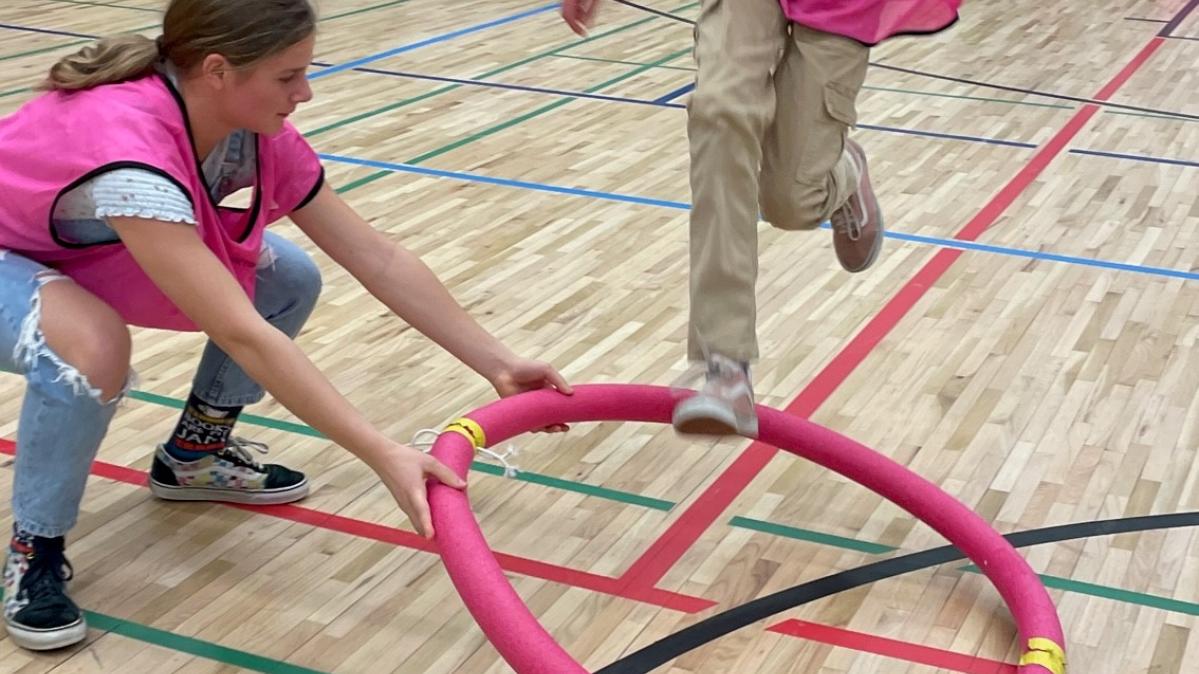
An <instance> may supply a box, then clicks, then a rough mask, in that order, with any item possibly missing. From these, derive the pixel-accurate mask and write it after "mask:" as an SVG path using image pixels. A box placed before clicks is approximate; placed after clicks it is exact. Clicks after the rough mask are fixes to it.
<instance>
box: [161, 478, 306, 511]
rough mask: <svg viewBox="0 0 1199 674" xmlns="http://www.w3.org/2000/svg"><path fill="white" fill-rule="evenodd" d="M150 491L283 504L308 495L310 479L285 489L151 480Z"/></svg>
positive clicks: (172, 496) (177, 497)
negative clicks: (202, 485) (194, 484)
mask: <svg viewBox="0 0 1199 674" xmlns="http://www.w3.org/2000/svg"><path fill="white" fill-rule="evenodd" d="M150 492H151V493H152V494H154V495H155V496H157V497H158V498H160V499H163V500H166V501H221V502H224V503H242V504H247V505H281V504H283V503H291V502H293V501H299V500H300V499H302V498H304V497H305V496H307V495H308V480H307V479H305V480H304V481H303V482H300V483H299V484H295V485H292V486H290V487H286V488H283V489H259V490H256V491H247V490H245V489H224V488H220V487H178V486H174V485H169V484H163V483H161V482H158V481H156V480H153V479H151V480H150Z"/></svg>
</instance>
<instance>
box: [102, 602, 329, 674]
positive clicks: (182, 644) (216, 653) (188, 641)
mask: <svg viewBox="0 0 1199 674" xmlns="http://www.w3.org/2000/svg"><path fill="white" fill-rule="evenodd" d="M84 614H85V615H86V616H87V622H88V627H92V628H95V629H99V630H104V631H106V632H111V633H113V634H119V635H121V636H123V637H127V638H129V639H135V640H137V641H143V642H145V643H148V644H153V645H155V646H160V647H162V648H167V649H170V650H173V651H178V652H181V653H188V654H190V655H194V656H197V657H201V658H205V659H207V660H214V661H216V662H220V663H223V664H226V665H232V666H234V667H241V668H242V669H248V670H250V671H253V672H266V673H267V674H324V673H323V672H321V671H320V670H316V669H309V668H307V667H301V666H299V665H293V664H291V663H290V662H284V661H282V660H274V659H271V658H267V657H263V656H261V655H255V654H253V653H248V652H246V651H239V650H237V649H236V648H229V647H227V646H221V645H220V644H214V643H212V642H210V641H201V640H200V639H195V638H193V637H186V636H183V635H182V634H175V633H173V632H167V631H166V630H160V629H157V628H155V627H150V626H149V625H141V624H138V623H135V622H130V621H128V620H122V619H120V618H114V617H113V616H108V615H104V614H103V613H94V612H92V611H84Z"/></svg>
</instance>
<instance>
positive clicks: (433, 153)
mask: <svg viewBox="0 0 1199 674" xmlns="http://www.w3.org/2000/svg"><path fill="white" fill-rule="evenodd" d="M689 53H691V48H690V47H688V48H687V49H680V50H679V51H676V52H674V53H673V54H668V55H667V56H664V57H662V58H660V59H658V60H657V61H654V62H652V63H646V64H644V65H642V66H640V67H637V68H635V69H633V70H630V71H629V72H627V73H624V74H623V75H620V76H618V77H614V78H612V79H610V80H608V81H606V82H602V83H600V84H597V85H595V86H593V87H589V88H587V89H585V90H584V93H588V94H593V93H595V92H597V91H600V90H602V89H605V88H607V87H610V86H612V85H613V84H617V83H619V82H623V81H624V80H627V79H629V78H630V77H636V76H637V75H640V74H641V73H643V72H645V71H647V70H650V69H651V68H654V67H655V66H656V65H657V64H659V63H666V62H668V61H673V60H674V59H677V58H679V57H680V56H683V55H684V54H689ZM455 86H461V85H455ZM577 100H579V99H578V98H577V97H574V96H569V97H566V98H560V99H558V100H557V101H554V102H553V103H550V104H548V105H543V106H541V107H540V108H537V109H536V110H533V111H531V112H526V113H525V114H523V115H519V116H517V117H513V118H512V119H509V120H506V121H504V122H501V123H499V124H496V125H494V126H491V127H488V128H486V129H483V130H482V131H478V132H476V133H473V134H471V135H469V136H466V137H464V138H459V139H458V140H456V141H454V142H452V143H450V144H448V145H443V146H441V147H439V148H437V149H435V150H430V151H428V152H426V153H424V154H421V155H417V156H416V157H413V158H412V159H409V160H408V161H407V162H404V163H406V164H419V163H421V162H424V161H428V160H430V159H433V158H434V157H439V156H441V155H443V154H445V153H447V152H451V151H453V150H457V149H458V148H460V147H462V146H464V145H469V144H470V143H473V142H475V141H477V140H480V139H483V138H486V137H487V136H490V135H492V134H495V133H499V132H500V131H503V130H504V129H508V128H511V127H513V126H516V125H517V124H520V123H522V122H526V121H528V120H530V119H533V118H534V117H540V116H541V115H544V114H545V113H547V112H551V111H553V110H556V109H558V108H560V107H562V106H564V105H566V104H567V103H570V102H571V101H577ZM393 173H395V171H390V170H387V169H384V170H381V171H376V172H374V173H372V174H370V175H367V176H363V177H362V178H359V179H357V180H355V181H353V182H352V183H350V184H348V185H346V186H344V187H342V188H340V189H338V190H337V192H338V193H339V194H344V193H346V192H349V191H350V190H352V189H357V188H359V187H362V186H363V185H368V184H370V183H372V182H374V181H376V180H379V179H380V178H384V177H386V176H389V175H392V174H393Z"/></svg>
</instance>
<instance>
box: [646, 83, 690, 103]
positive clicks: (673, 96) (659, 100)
mask: <svg viewBox="0 0 1199 674" xmlns="http://www.w3.org/2000/svg"><path fill="white" fill-rule="evenodd" d="M694 88H695V83H694V82H690V83H688V84H684V85H683V86H681V87H679V88H678V89H675V90H674V91H672V92H670V93H669V94H666V95H665V96H660V97H658V98H655V99H654V102H655V103H669V102H671V101H673V100H674V99H676V98H678V97H679V96H682V95H684V94H688V93H691V90H692V89H694Z"/></svg>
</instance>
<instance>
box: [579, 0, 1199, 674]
mask: <svg viewBox="0 0 1199 674" xmlns="http://www.w3.org/2000/svg"><path fill="white" fill-rule="evenodd" d="M1196 1H1197V2H1199V0H1196ZM1196 525H1199V512H1188V513H1174V514H1168V515H1149V516H1145V517H1127V518H1120V519H1111V520H1100V521H1097V522H1078V523H1074V524H1063V525H1058V526H1052V527H1045V528H1041V529H1032V530H1030V531H1022V532H1018V533H1012V534H1007V535H1005V536H1004V538H1006V539H1007V540H1008V542H1009V543H1011V544H1012V545H1013V546H1014V547H1017V548H1023V547H1028V546H1031V545H1042V544H1045V543H1059V542H1062V541H1073V540H1078V539H1082V538H1092V537H1095V536H1111V535H1113V534H1123V533H1132V532H1139V531H1151V530H1156V529H1173V528H1178V527H1191V526H1196ZM965 558H966V556H965V555H964V554H962V552H961V551H959V550H958V549H957V548H955V547H953V546H952V545H946V546H942V547H939V548H933V549H931V550H925V551H923V552H914V553H911V554H907V555H903V556H900V557H893V558H891V559H887V560H883V561H881V562H874V563H872V564H866V565H865V566H860V567H858V568H856V569H850V570H848V571H842V572H840V573H835V574H833V575H831V576H825V577H824V578H819V579H817V580H813V581H810V582H807V583H803V584H801V585H796V586H795V587H792V588H789V589H786V590H782V591H780V592H775V593H774V594H771V595H767V596H765V597H762V598H760V599H755V600H753V601H751V602H749V603H747V604H742V605H741V606H738V607H736V608H732V609H729V610H728V611H725V612H723V613H718V614H716V615H714V616H711V617H709V618H706V619H704V620H702V621H700V622H698V623H696V624H694V625H692V626H690V627H687V628H685V629H682V630H679V631H678V632H675V633H674V634H671V635H670V636H667V637H664V638H662V639H660V640H658V641H656V642H654V643H652V644H650V645H649V646H646V647H645V648H642V649H641V650H639V651H636V652H634V653H631V654H629V655H626V656H625V657H623V658H621V659H620V660H617V661H616V662H613V663H612V664H610V665H608V666H607V667H604V668H603V669H601V670H598V671H597V672H596V673H595V674H648V673H649V672H650V671H652V670H653V669H655V668H657V667H660V666H661V665H663V664H665V663H667V662H670V661H671V660H673V659H675V658H677V657H679V656H680V655H683V654H684V653H687V652H688V651H691V650H693V649H696V648H698V647H700V646H703V645H704V644H706V643H708V642H710V641H713V640H715V639H718V638H720V637H722V636H724V635H726V634H729V633H731V632H734V631H736V630H738V629H741V628H742V627H745V626H747V625H750V624H752V623H755V622H757V621H759V620H763V619H765V618H769V617H770V616H773V615H776V614H778V613H782V612H783V611H786V610H788V609H792V608H795V607H797V606H802V605H804V604H808V603H811V602H814V601H817V600H819V599H824V598H825V597H830V596H832V595H835V594H838V593H841V592H845V591H846V590H852V589H854V588H858V587H862V586H863V585H869V584H871V583H876V582H878V581H880V580H885V579H888V578H894V577H896V576H900V575H903V574H906V573H912V572H914V571H922V570H924V569H929V568H932V567H934V566H938V565H940V564H945V563H947V562H954V561H958V560H961V559H965Z"/></svg>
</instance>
